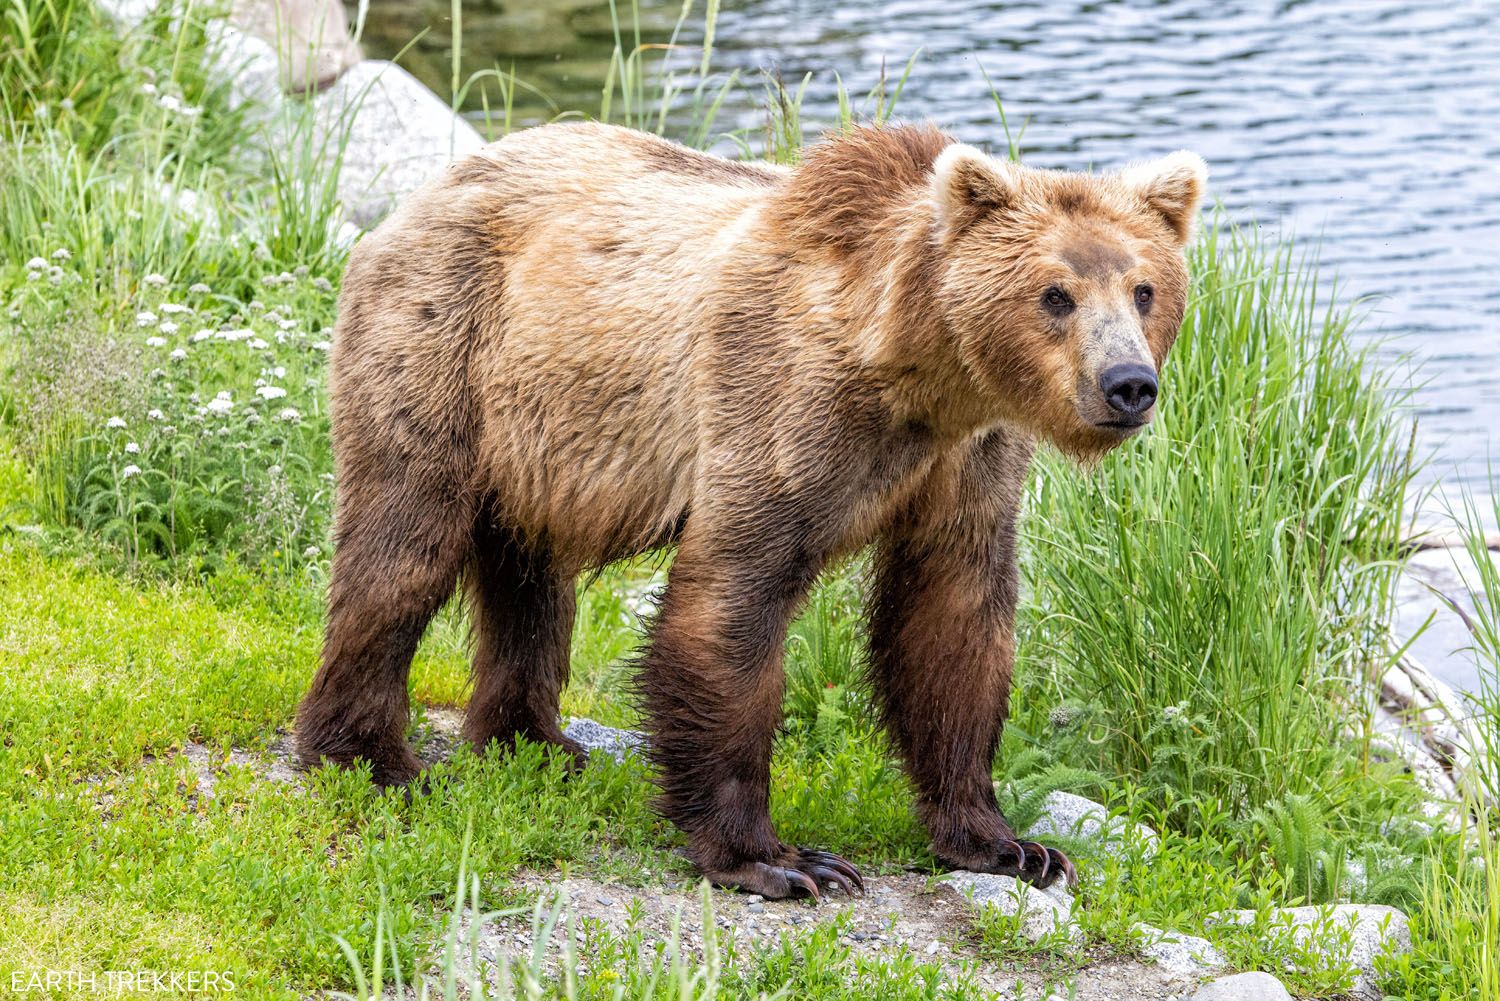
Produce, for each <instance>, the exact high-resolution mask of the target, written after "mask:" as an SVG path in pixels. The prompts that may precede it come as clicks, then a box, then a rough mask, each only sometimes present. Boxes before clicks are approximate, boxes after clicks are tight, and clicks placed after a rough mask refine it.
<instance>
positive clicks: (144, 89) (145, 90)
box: [141, 82, 156, 97]
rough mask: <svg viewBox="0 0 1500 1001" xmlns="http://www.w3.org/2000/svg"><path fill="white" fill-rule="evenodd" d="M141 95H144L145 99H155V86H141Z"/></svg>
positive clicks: (144, 84) (145, 84) (148, 84)
mask: <svg viewBox="0 0 1500 1001" xmlns="http://www.w3.org/2000/svg"><path fill="white" fill-rule="evenodd" d="M141 93H142V94H145V95H146V96H147V97H155V96H156V84H154V83H150V82H147V83H143V84H141Z"/></svg>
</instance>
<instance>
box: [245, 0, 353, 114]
mask: <svg viewBox="0 0 1500 1001" xmlns="http://www.w3.org/2000/svg"><path fill="white" fill-rule="evenodd" d="M229 19H230V21H231V22H232V23H233V24H234V26H235V27H236V28H239V29H240V30H241V31H244V32H247V33H249V34H251V35H253V36H255V37H256V38H259V39H261V40H262V41H264V42H268V43H270V44H271V45H272V46H274V47H275V48H276V49H277V51H278V54H279V57H280V58H279V59H278V60H277V61H278V62H279V63H280V67H281V76H280V81H279V84H280V86H281V88H282V89H283V90H286V91H287V92H289V93H301V92H303V91H304V90H306V89H307V88H309V87H326V86H328V85H329V84H330V83H332V82H333V81H334V80H337V79H338V77H339V74H340V73H343V72H344V71H345V70H347V69H349V68H350V67H351V66H354V65H355V64H357V63H358V62H359V61H360V60H361V59H363V58H364V54H363V53H362V52H361V51H360V48H359V45H358V44H356V43H355V41H354V39H353V38H352V37H351V36H350V34H349V20H348V16H347V15H346V14H345V13H344V6H343V4H341V3H337V2H335V0H235V2H234V3H233V5H232V6H231V7H230V11H229Z"/></svg>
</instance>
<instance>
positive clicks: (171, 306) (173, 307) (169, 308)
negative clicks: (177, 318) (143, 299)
mask: <svg viewBox="0 0 1500 1001" xmlns="http://www.w3.org/2000/svg"><path fill="white" fill-rule="evenodd" d="M159 308H160V309H161V311H162V312H163V313H166V314H167V315H168V316H172V315H174V314H176V313H191V312H192V311H193V310H192V308H191V307H188V306H184V305H183V304H182V303H180V302H164V303H162V304H161V306H160V307H159Z"/></svg>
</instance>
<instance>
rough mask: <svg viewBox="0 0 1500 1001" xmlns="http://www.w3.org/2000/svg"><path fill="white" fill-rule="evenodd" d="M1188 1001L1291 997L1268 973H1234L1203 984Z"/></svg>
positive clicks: (1288, 999) (1266, 1000)
mask: <svg viewBox="0 0 1500 1001" xmlns="http://www.w3.org/2000/svg"><path fill="white" fill-rule="evenodd" d="M1189 1001H1292V996H1291V995H1290V994H1288V993H1287V990H1286V988H1285V987H1283V986H1282V984H1281V981H1280V980H1277V979H1276V978H1275V977H1273V976H1271V975H1270V974H1269V973H1236V974H1235V975H1234V976H1232V977H1220V978H1219V979H1218V980H1213V981H1210V982H1209V983H1206V984H1204V985H1203V986H1202V987H1200V988H1198V990H1197V993H1195V994H1193V995H1192V996H1191V997H1190V998H1189Z"/></svg>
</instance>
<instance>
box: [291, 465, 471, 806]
mask: <svg viewBox="0 0 1500 1001" xmlns="http://www.w3.org/2000/svg"><path fill="white" fill-rule="evenodd" d="M349 467H350V468H346V469H345V470H344V475H343V479H342V480H341V482H340V484H339V496H338V517H337V530H336V532H335V548H334V555H333V572H332V576H331V579H330V581H329V586H328V624H327V627H326V632H325V637H324V642H323V661H322V666H321V667H320V668H319V669H318V673H317V676H316V677H315V678H314V679H313V683H312V687H311V688H310V689H309V691H308V693H307V695H306V696H305V697H304V698H303V700H302V704H301V706H300V707H298V710H297V725H296V746H297V755H298V758H299V759H300V760H301V762H302V763H303V765H304V766H307V767H312V766H316V765H317V764H319V763H320V762H322V761H325V760H327V761H332V762H335V763H337V764H340V765H350V764H353V763H354V762H355V761H357V760H363V761H367V762H369V764H370V767H371V774H372V777H373V778H374V780H375V781H376V782H377V783H379V784H380V785H387V786H389V785H401V784H404V783H406V782H409V781H410V780H411V779H413V778H414V777H415V776H416V775H417V773H418V772H420V771H421V769H422V761H421V759H420V758H418V757H417V756H416V755H415V754H414V753H413V752H412V750H411V748H410V747H409V746H408V745H407V743H406V724H407V720H408V708H409V707H408V704H407V700H408V696H407V689H406V682H407V674H408V671H409V669H410V667H411V659H412V655H413V654H414V653H415V652H416V649H417V643H418V641H419V640H420V639H421V638H422V633H423V632H424V631H425V630H426V628H427V623H428V622H429V621H430V620H431V619H432V616H433V614H434V613H436V612H437V610H438V608H439V607H440V606H441V605H442V604H443V602H444V601H446V600H447V598H448V596H449V595H450V594H451V593H452V592H453V589H454V586H455V584H456V583H457V581H458V573H459V570H460V568H461V567H462V566H463V563H464V561H465V559H466V558H467V557H468V555H469V546H470V524H471V517H470V516H469V515H468V514H467V513H466V512H465V511H464V510H463V509H464V508H465V506H466V501H465V500H464V499H463V492H462V491H459V490H457V489H454V488H453V487H451V485H449V484H448V483H447V481H446V479H445V478H443V477H441V476H437V475H434V471H433V470H430V469H426V468H423V467H421V466H415V465H414V466H406V467H404V468H399V469H398V468H396V466H395V464H391V466H389V467H387V466H382V467H381V470H382V471H383V472H384V473H385V475H379V476H375V475H371V474H372V472H373V470H370V469H368V468H365V467H361V466H359V465H358V464H357V463H350V464H349ZM455 498H457V499H455Z"/></svg>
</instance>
